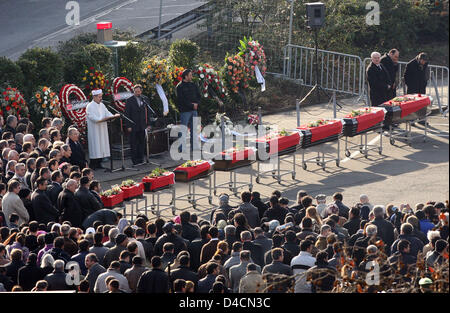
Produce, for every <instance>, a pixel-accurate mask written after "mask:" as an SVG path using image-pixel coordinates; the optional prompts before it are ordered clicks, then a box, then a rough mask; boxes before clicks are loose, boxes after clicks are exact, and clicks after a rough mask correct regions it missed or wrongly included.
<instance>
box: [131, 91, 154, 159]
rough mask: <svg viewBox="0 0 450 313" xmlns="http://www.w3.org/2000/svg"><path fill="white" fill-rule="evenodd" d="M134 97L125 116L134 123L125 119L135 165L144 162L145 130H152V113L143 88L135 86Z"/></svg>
mask: <svg viewBox="0 0 450 313" xmlns="http://www.w3.org/2000/svg"><path fill="white" fill-rule="evenodd" d="M133 90H134V96H132V97H130V98H128V99H127V102H126V104H125V116H126V117H128V118H129V119H130V120H132V121H133V122H134V124H133V123H130V122H129V121H128V120H126V119H125V126H126V127H127V130H128V132H129V133H130V146H131V160H132V161H133V165H136V164H139V163H142V162H143V159H144V148H145V129H146V128H147V130H150V115H151V114H150V111H149V110H148V107H147V105H150V104H149V103H148V98H147V97H146V96H144V95H142V86H141V85H135V86H134V89H133Z"/></svg>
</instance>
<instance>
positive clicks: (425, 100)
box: [382, 94, 431, 118]
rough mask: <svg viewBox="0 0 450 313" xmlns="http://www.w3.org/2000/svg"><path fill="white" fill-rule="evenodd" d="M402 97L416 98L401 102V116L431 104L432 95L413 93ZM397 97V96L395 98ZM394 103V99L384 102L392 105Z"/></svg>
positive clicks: (386, 104) (384, 104) (385, 104)
mask: <svg viewBox="0 0 450 313" xmlns="http://www.w3.org/2000/svg"><path fill="white" fill-rule="evenodd" d="M401 97H414V98H415V100H411V101H405V102H399V104H398V106H399V107H400V109H401V118H403V117H405V116H408V115H409V114H411V113H414V112H417V111H419V110H420V109H422V108H424V107H426V106H428V105H430V104H431V100H430V97H428V96H427V95H420V94H413V95H404V96H401ZM394 99H395V98H394ZM393 103H394V101H393V99H392V100H389V101H386V102H385V103H383V104H382V105H383V106H392V105H393Z"/></svg>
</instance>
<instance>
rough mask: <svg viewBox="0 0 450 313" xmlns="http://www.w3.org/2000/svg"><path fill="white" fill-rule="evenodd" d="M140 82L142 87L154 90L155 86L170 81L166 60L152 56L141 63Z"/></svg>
mask: <svg viewBox="0 0 450 313" xmlns="http://www.w3.org/2000/svg"><path fill="white" fill-rule="evenodd" d="M140 81H141V82H142V83H143V84H144V85H145V86H144V87H150V88H154V86H155V85H156V84H159V85H163V84H166V83H167V82H169V81H170V72H169V67H168V66H167V60H166V59H160V58H159V57H158V56H153V57H151V58H149V59H146V60H145V61H144V62H143V68H142V70H141V77H140Z"/></svg>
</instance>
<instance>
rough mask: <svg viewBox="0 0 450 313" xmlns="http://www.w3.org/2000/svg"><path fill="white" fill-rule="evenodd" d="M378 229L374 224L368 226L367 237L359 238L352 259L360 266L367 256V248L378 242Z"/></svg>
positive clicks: (366, 229)
mask: <svg viewBox="0 0 450 313" xmlns="http://www.w3.org/2000/svg"><path fill="white" fill-rule="evenodd" d="M377 234H378V228H377V226H376V225H373V224H366V228H365V236H363V237H361V238H358V240H356V242H355V245H354V246H353V251H352V259H353V260H355V263H356V265H359V264H360V263H361V262H362V261H363V260H364V258H365V256H366V251H367V247H368V246H369V245H371V244H375V243H376V242H377V241H378V239H379V238H378V236H377Z"/></svg>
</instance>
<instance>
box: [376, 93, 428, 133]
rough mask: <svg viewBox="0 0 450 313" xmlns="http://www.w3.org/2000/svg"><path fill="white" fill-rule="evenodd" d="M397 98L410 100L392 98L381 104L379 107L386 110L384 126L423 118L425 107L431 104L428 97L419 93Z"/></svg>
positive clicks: (425, 111) (425, 112)
mask: <svg viewBox="0 0 450 313" xmlns="http://www.w3.org/2000/svg"><path fill="white" fill-rule="evenodd" d="M398 98H411V100H409V101H403V102H398V101H395V99H396V98H394V99H392V100H389V101H386V102H385V103H383V104H381V107H384V108H385V110H386V116H385V119H384V125H385V126H389V125H391V124H399V123H404V122H408V121H414V120H418V119H423V118H425V116H426V114H427V107H428V106H429V105H430V104H431V100H430V97H428V96H427V95H421V94H411V95H404V96H402V97H398Z"/></svg>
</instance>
